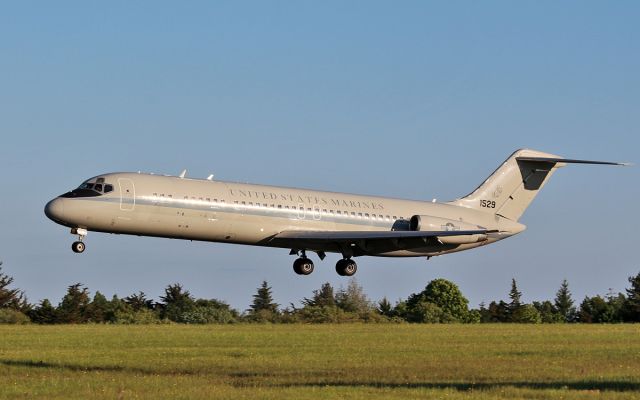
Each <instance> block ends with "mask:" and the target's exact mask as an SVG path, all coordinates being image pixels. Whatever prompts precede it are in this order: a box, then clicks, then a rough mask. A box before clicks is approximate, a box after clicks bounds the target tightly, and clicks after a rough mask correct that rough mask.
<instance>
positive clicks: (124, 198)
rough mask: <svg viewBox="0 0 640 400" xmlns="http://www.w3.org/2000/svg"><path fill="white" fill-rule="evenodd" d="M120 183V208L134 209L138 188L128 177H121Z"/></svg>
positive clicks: (123, 209) (125, 209) (124, 209)
mask: <svg viewBox="0 0 640 400" xmlns="http://www.w3.org/2000/svg"><path fill="white" fill-rule="evenodd" d="M118 185H119V186H120V209H121V210H122V211H133V209H134V208H135V206H136V188H135V186H134V184H133V181H132V180H131V179H128V178H120V179H118Z"/></svg>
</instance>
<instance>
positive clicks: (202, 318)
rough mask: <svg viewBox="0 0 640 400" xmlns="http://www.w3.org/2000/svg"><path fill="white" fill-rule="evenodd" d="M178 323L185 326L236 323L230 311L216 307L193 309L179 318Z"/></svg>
mask: <svg viewBox="0 0 640 400" xmlns="http://www.w3.org/2000/svg"><path fill="white" fill-rule="evenodd" d="M180 322H184V323H185V324H230V323H232V322H236V318H235V316H234V315H233V313H232V312H231V311H229V310H228V309H225V308H217V307H199V306H197V307H195V308H194V309H193V310H191V311H187V312H185V313H183V314H182V315H181V316H180Z"/></svg>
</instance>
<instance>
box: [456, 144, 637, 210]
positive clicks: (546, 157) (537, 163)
mask: <svg viewBox="0 0 640 400" xmlns="http://www.w3.org/2000/svg"><path fill="white" fill-rule="evenodd" d="M567 163H579V164H607V165H626V164H623V163H611V162H603V161H586V160H570V159H565V158H561V157H558V156H555V155H553V154H547V153H543V152H540V151H535V150H529V149H523V150H518V151H516V152H515V153H513V154H512V155H511V156H510V157H509V158H508V159H507V160H506V161H505V162H504V163H503V164H502V165H501V166H500V167H498V169H497V170H496V171H495V172H494V173H493V174H491V176H489V178H487V180H485V181H484V182H483V183H482V184H481V185H480V186H479V187H478V188H477V189H476V190H474V191H473V192H472V193H471V194H469V195H468V196H466V197H463V198H461V199H458V200H455V201H454V202H453V204H456V205H460V206H464V207H469V208H474V209H477V210H480V211H485V212H487V213H492V214H495V215H499V216H501V217H504V218H507V219H509V220H512V221H518V219H520V217H521V216H522V214H523V213H524V211H525V210H526V209H527V207H528V206H529V204H531V202H532V201H533V199H534V198H535V197H536V195H537V194H538V192H539V191H540V189H542V187H543V186H544V185H545V183H546V182H547V181H548V180H549V178H550V177H551V175H553V173H554V172H555V171H556V170H557V169H558V168H560V167H563V166H565V165H566V164H567Z"/></svg>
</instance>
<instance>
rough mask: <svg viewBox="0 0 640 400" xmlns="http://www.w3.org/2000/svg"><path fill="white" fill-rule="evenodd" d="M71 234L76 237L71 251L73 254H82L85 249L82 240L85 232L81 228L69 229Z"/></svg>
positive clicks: (85, 234)
mask: <svg viewBox="0 0 640 400" xmlns="http://www.w3.org/2000/svg"><path fill="white" fill-rule="evenodd" d="M71 234H72V235H78V240H77V241H75V242H73V244H72V245H71V250H73V252H74V253H82V252H83V251H84V249H85V248H86V246H85V244H84V243H83V242H82V240H83V239H84V238H85V236H87V230H86V229H83V228H73V229H71Z"/></svg>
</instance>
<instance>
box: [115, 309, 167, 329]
mask: <svg viewBox="0 0 640 400" xmlns="http://www.w3.org/2000/svg"><path fill="white" fill-rule="evenodd" d="M166 321H167V320H161V319H160V317H159V315H158V313H157V312H154V311H153V310H149V309H147V308H143V309H140V310H138V311H124V310H118V311H116V312H115V316H114V321H113V322H114V323H116V324H123V325H129V324H131V325H145V324H160V323H166Z"/></svg>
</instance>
